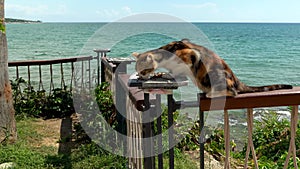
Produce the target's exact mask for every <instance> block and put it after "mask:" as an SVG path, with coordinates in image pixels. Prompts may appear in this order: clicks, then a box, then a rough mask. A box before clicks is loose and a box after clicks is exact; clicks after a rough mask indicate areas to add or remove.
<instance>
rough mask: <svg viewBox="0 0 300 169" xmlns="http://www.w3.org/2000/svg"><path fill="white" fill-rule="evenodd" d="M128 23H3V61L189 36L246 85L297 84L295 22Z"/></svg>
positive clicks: (147, 45) (123, 52) (124, 50)
mask: <svg viewBox="0 0 300 169" xmlns="http://www.w3.org/2000/svg"><path fill="white" fill-rule="evenodd" d="M131 25H132V24H125V23H119V24H115V25H114V24H106V23H41V24H7V25H6V26H7V39H8V51H9V61H16V60H44V59H53V58H67V57H74V56H81V55H93V56H95V53H94V52H93V49H95V48H110V49H111V53H109V54H108V56H110V57H131V53H132V52H135V51H139V52H142V51H145V50H149V49H153V48H157V47H159V46H162V45H164V44H166V43H168V42H170V41H172V40H180V38H189V39H191V40H192V41H194V42H196V43H199V44H202V45H204V46H206V47H208V48H210V49H212V50H214V51H215V52H216V53H218V54H219V55H220V56H221V57H222V58H223V59H224V60H225V61H226V62H227V63H228V64H229V66H230V67H231V68H232V70H233V71H234V73H235V74H236V75H237V76H238V77H239V79H240V80H241V81H243V82H245V83H246V84H248V85H268V84H274V83H287V84H292V85H295V86H297V85H300V78H299V77H300V71H299V70H300V24H287V23H193V24H189V23H186V24H176V23H169V24H163V23H144V24H136V25H138V26H136V25H134V24H133V25H134V26H131ZM137 27H138V28H139V29H138V28H137ZM197 29H198V30H197ZM172 31H173V32H172ZM174 32H175V33H174ZM118 38H119V39H118ZM199 39H200V40H199Z"/></svg>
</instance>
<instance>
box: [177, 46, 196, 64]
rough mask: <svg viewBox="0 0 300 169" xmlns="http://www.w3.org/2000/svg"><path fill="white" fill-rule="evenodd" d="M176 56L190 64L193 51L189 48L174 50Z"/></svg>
mask: <svg viewBox="0 0 300 169" xmlns="http://www.w3.org/2000/svg"><path fill="white" fill-rule="evenodd" d="M175 54H176V56H178V57H179V58H180V59H182V60H183V62H184V63H186V64H192V60H191V55H192V54H193V51H192V50H191V49H182V50H177V51H176V53H175Z"/></svg>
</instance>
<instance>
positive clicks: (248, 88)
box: [238, 84, 293, 93]
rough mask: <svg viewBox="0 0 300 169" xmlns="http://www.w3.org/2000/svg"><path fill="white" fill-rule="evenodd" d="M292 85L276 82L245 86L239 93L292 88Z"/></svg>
mask: <svg viewBox="0 0 300 169" xmlns="http://www.w3.org/2000/svg"><path fill="white" fill-rule="evenodd" d="M292 88H293V86H292V85H286V84H275V85H269V86H246V85H245V86H244V87H243V89H242V90H239V92H238V93H254V92H267V91H272V90H281V89H292Z"/></svg>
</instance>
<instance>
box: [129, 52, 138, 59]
mask: <svg viewBox="0 0 300 169" xmlns="http://www.w3.org/2000/svg"><path fill="white" fill-rule="evenodd" d="M131 55H132V56H134V57H135V58H139V55H140V54H139V53H137V52H133V53H132V54H131Z"/></svg>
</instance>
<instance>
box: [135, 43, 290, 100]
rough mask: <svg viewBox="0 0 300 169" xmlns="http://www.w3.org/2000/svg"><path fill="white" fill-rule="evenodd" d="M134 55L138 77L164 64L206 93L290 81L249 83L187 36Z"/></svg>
mask: <svg viewBox="0 0 300 169" xmlns="http://www.w3.org/2000/svg"><path fill="white" fill-rule="evenodd" d="M132 55H133V56H135V57H136V71H137V72H138V76H139V77H140V78H141V79H148V78H149V77H150V75H151V74H153V73H154V71H155V70H156V69H157V68H165V69H167V70H169V71H170V72H171V73H172V74H173V75H175V76H179V75H186V76H189V77H190V78H191V79H192V81H193V82H194V83H195V84H196V85H197V86H198V88H199V89H200V90H202V91H203V92H204V93H206V97H209V98H213V97H223V96H230V97H234V96H236V95H238V94H239V93H251V92H264V91H271V90H279V89H292V86H291V85H282V84H279V85H269V86H260V87H251V86H247V85H246V84H244V83H242V82H241V81H240V80H239V79H238V78H237V77H236V75H235V74H234V73H233V72H232V70H231V69H230V67H229V66H228V65H227V64H226V63H225V61H224V60H223V59H221V58H220V57H219V56H218V55H217V54H216V53H214V52H213V51H211V50H209V49H207V48H205V47H203V46H200V45H197V44H194V43H192V42H190V41H189V40H187V39H183V40H181V41H174V42H171V43H169V44H167V45H165V46H162V47H160V48H158V49H154V50H150V51H147V52H145V53H142V54H138V53H133V54H132Z"/></svg>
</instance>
